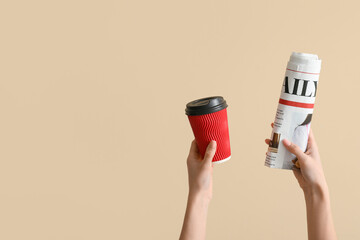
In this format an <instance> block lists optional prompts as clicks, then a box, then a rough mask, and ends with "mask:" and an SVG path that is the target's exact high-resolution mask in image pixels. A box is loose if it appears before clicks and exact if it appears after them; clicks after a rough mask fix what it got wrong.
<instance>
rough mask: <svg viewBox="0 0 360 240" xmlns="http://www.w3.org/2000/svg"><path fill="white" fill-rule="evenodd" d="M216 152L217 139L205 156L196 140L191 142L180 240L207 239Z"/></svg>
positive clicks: (211, 143)
mask: <svg viewBox="0 0 360 240" xmlns="http://www.w3.org/2000/svg"><path fill="white" fill-rule="evenodd" d="M215 152H216V142H215V141H211V142H210V143H209V145H208V147H207V149H206V152H205V155H204V158H202V157H201V155H200V153H199V149H198V147H197V144H196V141H195V140H194V141H192V143H191V147H190V152H189V156H188V158H187V166H188V175H189V195H188V202H187V207H186V213H185V218H184V224H183V227H182V230H181V235H180V240H195V239H196V240H202V239H205V233H206V218H207V212H208V207H209V203H210V200H211V198H212V172H213V165H212V159H213V157H214V155H215Z"/></svg>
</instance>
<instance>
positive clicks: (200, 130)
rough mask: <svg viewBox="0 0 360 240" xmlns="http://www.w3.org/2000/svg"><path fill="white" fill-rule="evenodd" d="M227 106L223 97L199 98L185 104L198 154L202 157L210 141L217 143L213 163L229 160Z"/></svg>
mask: <svg viewBox="0 0 360 240" xmlns="http://www.w3.org/2000/svg"><path fill="white" fill-rule="evenodd" d="M227 106H228V105H227V104H226V101H225V99H224V98H223V97H220V96H216V97H207V98H201V99H198V100H195V101H192V102H189V103H188V104H186V109H185V113H186V115H188V118H189V121H190V125H191V128H192V130H193V133H194V136H195V140H196V143H197V145H198V148H199V151H200V154H201V156H202V157H204V154H205V151H206V148H207V146H208V144H209V143H210V141H211V140H215V141H216V143H217V148H216V153H215V156H214V158H213V163H221V162H225V161H227V160H229V159H230V158H231V150H230V137H229V126H228V119H227V110H226V108H227Z"/></svg>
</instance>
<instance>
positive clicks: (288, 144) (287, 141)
mask: <svg viewBox="0 0 360 240" xmlns="http://www.w3.org/2000/svg"><path fill="white" fill-rule="evenodd" d="M282 143H283V144H284V145H285V146H287V147H288V146H290V144H291V142H290V141H289V140H287V139H284V140H282Z"/></svg>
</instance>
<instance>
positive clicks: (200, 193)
mask: <svg viewBox="0 0 360 240" xmlns="http://www.w3.org/2000/svg"><path fill="white" fill-rule="evenodd" d="M265 142H266V143H267V144H269V142H270V139H266V140H265ZM282 144H284V146H285V147H286V148H287V149H288V150H289V151H290V152H291V153H293V154H294V155H295V156H296V157H297V161H294V163H295V164H296V165H295V166H294V169H293V172H294V175H295V177H296V179H297V181H298V182H299V185H300V188H301V189H302V190H303V192H304V196H305V202H306V214H307V228H308V239H309V240H336V239H337V237H336V233H335V228H334V224H333V220H332V215H331V209H330V197H329V191H328V187H327V183H326V180H325V176H324V172H323V169H322V165H321V161H320V154H319V151H318V147H317V144H316V142H315V137H314V135H313V133H312V131H311V130H310V135H309V140H308V147H307V150H306V152H305V153H304V152H302V151H301V149H300V148H299V147H298V146H296V145H295V144H293V143H291V142H290V141H288V140H286V139H284V140H283V141H282ZM215 152H216V142H215V141H211V142H210V143H209V145H208V148H207V150H206V154H205V156H204V158H202V157H201V156H200V153H199V150H198V148H197V145H196V142H195V140H194V141H193V142H192V144H191V148H190V153H189V156H188V158H187V166H188V174H189V195H188V203H187V208H186V213H185V218H184V223H183V227H182V231H181V235H180V240H195V239H196V240H203V239H205V233H206V217H207V211H208V206H209V203H210V200H211V198H212V172H213V167H212V158H213V157H214V155H215Z"/></svg>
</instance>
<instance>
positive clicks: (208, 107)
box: [185, 96, 228, 116]
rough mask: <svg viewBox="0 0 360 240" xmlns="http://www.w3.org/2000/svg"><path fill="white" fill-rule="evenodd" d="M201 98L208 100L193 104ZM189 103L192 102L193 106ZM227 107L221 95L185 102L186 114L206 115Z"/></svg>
mask: <svg viewBox="0 0 360 240" xmlns="http://www.w3.org/2000/svg"><path fill="white" fill-rule="evenodd" d="M203 100H208V102H207V103H206V104H205V105H198V106H197V105H195V104H196V102H199V101H203ZM191 104H194V106H191ZM227 107H228V105H227V103H226V101H225V99H224V98H223V97H221V96H213V97H206V98H201V99H197V100H194V101H191V102H189V103H188V104H186V108H185V114H186V115H188V116H199V115H206V114H210V113H214V112H218V111H221V110H223V109H225V108H227Z"/></svg>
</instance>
